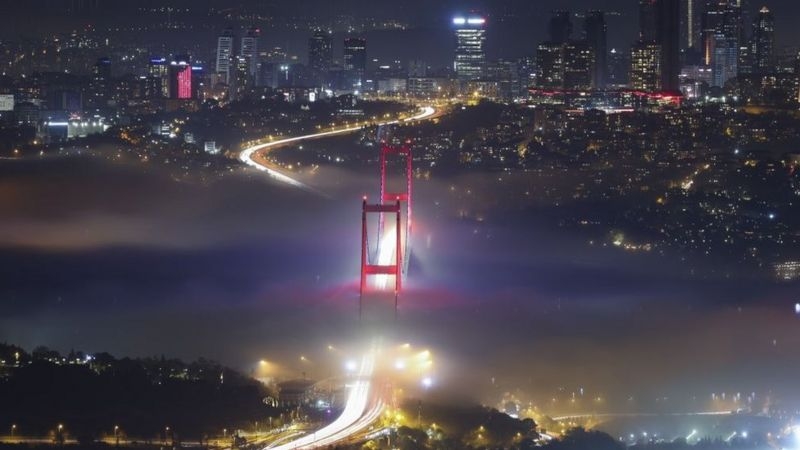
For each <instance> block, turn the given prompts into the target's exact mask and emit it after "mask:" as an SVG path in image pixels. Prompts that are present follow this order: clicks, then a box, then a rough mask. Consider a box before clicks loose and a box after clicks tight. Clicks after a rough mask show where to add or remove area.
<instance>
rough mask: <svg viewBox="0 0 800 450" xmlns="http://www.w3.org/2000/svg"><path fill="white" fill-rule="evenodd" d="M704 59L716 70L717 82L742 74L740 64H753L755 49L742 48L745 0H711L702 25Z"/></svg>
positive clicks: (707, 2) (748, 66)
mask: <svg viewBox="0 0 800 450" xmlns="http://www.w3.org/2000/svg"><path fill="white" fill-rule="evenodd" d="M702 41H703V63H704V64H705V65H707V66H710V67H711V68H712V71H713V75H712V80H713V84H714V85H715V86H720V87H722V86H724V85H725V83H726V82H727V81H728V80H729V79H731V78H733V77H735V76H737V75H738V73H739V64H740V62H741V63H742V69H743V72H747V71H748V70H749V68H750V67H751V66H752V62H751V59H752V58H751V55H748V54H747V53H750V54H752V52H745V54H744V55H740V51H741V48H742V45H743V44H744V42H746V39H745V28H744V22H743V13H742V0H708V1H706V11H705V13H704V14H703V25H702Z"/></svg>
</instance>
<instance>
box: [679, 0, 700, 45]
mask: <svg viewBox="0 0 800 450" xmlns="http://www.w3.org/2000/svg"><path fill="white" fill-rule="evenodd" d="M702 17H703V0H683V5H682V6H681V48H682V49H683V50H689V49H693V50H695V51H699V50H700V48H701V47H702V44H701V39H700V30H701V28H702V27H701V26H700V24H701V22H702V20H701V19H702Z"/></svg>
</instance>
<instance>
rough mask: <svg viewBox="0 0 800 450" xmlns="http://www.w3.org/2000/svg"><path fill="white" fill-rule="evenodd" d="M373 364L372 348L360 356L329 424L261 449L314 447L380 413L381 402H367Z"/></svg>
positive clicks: (338, 437)
mask: <svg viewBox="0 0 800 450" xmlns="http://www.w3.org/2000/svg"><path fill="white" fill-rule="evenodd" d="M374 368H375V353H374V351H371V352H369V353H367V355H365V356H364V358H363V359H362V360H361V369H360V370H359V372H358V375H357V376H356V379H355V382H354V383H353V385H352V386H351V387H350V393H349V395H348V397H347V403H346V404H345V407H344V410H343V411H342V414H341V415H340V416H339V417H338V418H336V420H334V421H333V422H331V423H330V424H329V425H328V426H326V427H324V428H322V429H319V430H317V431H316V432H314V433H312V434H307V435H306V436H303V437H302V438H299V439H296V440H294V441H291V442H287V443H285V444H281V445H278V446H275V447H269V446H268V447H264V450H267V449H270V450H290V449H300V448H314V447H321V446H326V445H329V444H332V443H334V442H337V441H340V440H342V439H345V438H346V437H348V436H351V435H353V434H355V433H357V432H359V431H361V430H363V429H364V428H366V427H367V426H368V425H369V424H370V423H372V422H373V421H375V420H376V419H377V418H378V417H380V414H381V411H382V410H383V403H382V402H381V401H380V400H377V401H374V402H373V404H372V407H371V408H368V406H370V391H371V390H370V387H371V377H372V372H373V370H374Z"/></svg>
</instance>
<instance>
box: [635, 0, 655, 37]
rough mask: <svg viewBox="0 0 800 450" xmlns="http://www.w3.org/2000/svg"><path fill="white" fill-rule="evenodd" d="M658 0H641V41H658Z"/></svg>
mask: <svg viewBox="0 0 800 450" xmlns="http://www.w3.org/2000/svg"><path fill="white" fill-rule="evenodd" d="M657 3H658V0H639V42H650V43H653V42H656V41H657V39H658V38H657V36H656V16H657V14H656V12H657V11H658V8H657Z"/></svg>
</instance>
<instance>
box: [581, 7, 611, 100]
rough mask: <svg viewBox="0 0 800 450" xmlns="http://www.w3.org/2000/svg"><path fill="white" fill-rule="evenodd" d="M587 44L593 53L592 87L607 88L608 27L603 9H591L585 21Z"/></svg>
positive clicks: (584, 31) (584, 30) (584, 29)
mask: <svg viewBox="0 0 800 450" xmlns="http://www.w3.org/2000/svg"><path fill="white" fill-rule="evenodd" d="M583 33H584V40H585V41H586V44H587V45H588V46H589V48H590V49H591V51H592V53H594V55H593V59H594V61H593V67H592V87H593V88H595V89H605V87H606V83H607V82H608V37H607V34H608V27H607V26H606V19H605V14H604V13H603V12H602V11H589V12H588V13H586V19H585V20H584V22H583Z"/></svg>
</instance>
